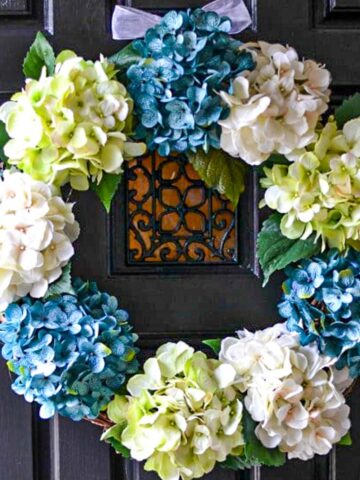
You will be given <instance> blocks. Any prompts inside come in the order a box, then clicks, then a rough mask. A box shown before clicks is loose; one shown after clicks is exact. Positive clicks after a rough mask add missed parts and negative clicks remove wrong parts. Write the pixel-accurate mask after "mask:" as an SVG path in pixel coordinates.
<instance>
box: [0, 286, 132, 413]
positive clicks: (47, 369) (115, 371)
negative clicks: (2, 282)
mask: <svg viewBox="0 0 360 480" xmlns="http://www.w3.org/2000/svg"><path fill="white" fill-rule="evenodd" d="M73 287H74V290H75V292H76V295H68V294H62V295H57V296H54V297H52V298H50V299H49V300H44V301H41V300H33V299H32V298H30V297H25V298H24V299H23V300H22V301H21V302H20V303H18V304H15V303H13V304H11V305H9V307H8V308H7V310H6V311H5V314H4V317H5V322H3V323H2V324H0V341H1V342H2V343H3V347H2V356H3V357H4V358H5V359H6V360H7V361H8V366H9V369H10V370H11V372H13V373H14V374H15V375H16V378H15V380H14V382H13V384H12V389H13V390H14V391H15V392H16V393H17V394H19V395H23V396H24V397H25V399H26V400H27V401H28V402H33V401H35V402H37V403H39V404H40V405H41V408H40V416H41V417H42V418H50V417H52V416H53V415H54V414H55V413H56V412H59V413H60V414H61V415H64V416H67V417H70V418H72V419H73V420H81V419H82V418H83V417H88V418H96V417H97V416H98V415H99V413H100V411H101V410H104V408H105V407H106V405H107V404H108V403H109V401H110V400H111V398H112V397H113V395H114V393H120V392H121V387H122V385H123V384H124V382H125V380H126V376H127V375H131V374H133V373H135V372H136V371H137V369H138V362H137V360H136V353H137V351H138V349H137V348H136V347H135V346H134V342H135V341H136V338H137V337H136V335H134V334H133V333H132V332H131V327H130V325H129V323H128V313H127V312H126V311H125V310H121V309H119V307H118V302H117V300H116V298H115V297H112V296H110V295H109V294H107V293H102V292H100V291H99V290H98V288H97V285H96V283H94V282H83V281H82V280H80V279H76V280H74V282H73Z"/></svg>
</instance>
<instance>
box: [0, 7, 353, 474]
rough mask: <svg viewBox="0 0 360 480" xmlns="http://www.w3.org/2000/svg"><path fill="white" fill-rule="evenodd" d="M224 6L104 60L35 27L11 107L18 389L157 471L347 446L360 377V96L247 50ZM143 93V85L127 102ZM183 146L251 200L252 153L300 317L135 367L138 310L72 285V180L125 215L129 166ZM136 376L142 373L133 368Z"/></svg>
mask: <svg viewBox="0 0 360 480" xmlns="http://www.w3.org/2000/svg"><path fill="white" fill-rule="evenodd" d="M230 27H231V21H230V19H229V18H227V17H221V16H219V15H218V14H216V13H215V12H208V11H207V12H205V11H203V10H200V9H197V10H194V11H190V10H189V11H187V12H180V13H177V12H175V11H172V12H169V13H168V14H167V15H165V16H164V17H163V19H161V20H160V21H159V24H158V25H156V26H155V27H152V28H150V29H149V30H148V31H147V32H146V34H145V37H144V39H142V40H136V41H134V42H132V43H130V44H129V45H128V46H127V47H125V48H124V49H123V50H121V51H120V52H118V53H117V54H115V55H113V56H112V57H110V59H105V58H104V57H102V56H101V57H100V59H99V60H97V61H95V62H93V61H88V60H84V59H83V58H81V57H79V56H77V55H76V54H75V53H73V52H71V51H63V52H61V53H60V54H59V55H58V56H57V57H55V54H54V52H53V49H52V47H51V46H50V45H49V43H48V42H47V40H46V39H45V37H44V36H43V35H42V34H41V33H39V34H38V35H37V37H36V39H35V42H34V43H33V45H32V46H31V48H30V50H29V52H28V54H27V56H26V58H25V62H24V73H25V76H26V78H27V80H26V84H25V87H24V89H23V90H22V91H21V92H19V93H16V94H15V95H13V97H12V99H11V100H10V101H9V102H6V103H5V104H3V105H2V107H1V108H0V158H1V161H2V162H3V164H4V171H3V174H2V178H1V181H0V309H1V312H3V313H2V316H1V324H0V341H1V342H2V344H3V347H2V356H3V357H4V359H5V360H6V361H7V365H8V367H9V370H10V372H11V373H12V376H13V382H12V389H13V390H14V392H16V393H17V394H19V395H23V396H24V397H25V399H26V400H27V401H28V402H33V401H34V402H37V403H38V404H39V405H40V416H41V417H42V418H50V417H51V416H53V415H54V414H55V413H59V414H60V415H64V416H67V417H70V418H71V419H73V420H81V419H88V420H90V421H92V422H93V423H95V424H98V425H101V426H102V427H104V433H103V436H102V439H103V440H105V441H107V442H109V443H110V444H111V445H112V446H113V447H114V449H115V450H116V451H117V452H118V453H120V454H122V455H123V456H124V457H131V458H133V459H135V460H138V461H143V460H145V461H146V463H145V467H144V468H145V469H146V470H149V471H155V472H157V474H158V475H159V476H160V478H161V479H162V480H176V479H179V478H181V479H182V480H191V479H193V478H200V477H201V476H202V475H204V474H206V473H208V472H210V471H211V470H212V469H213V468H214V467H215V465H216V464H220V465H221V466H222V467H224V468H231V469H244V468H248V467H251V466H254V465H267V466H280V465H282V464H283V463H284V462H285V461H286V459H287V458H289V459H291V458H298V459H302V460H307V459H310V458H312V457H313V456H314V455H316V454H319V455H324V454H327V453H328V452H329V451H330V449H331V448H332V446H333V445H335V444H343V445H349V444H351V438H350V434H349V429H350V420H349V407H348V406H347V404H346V398H345V394H346V393H347V392H348V391H349V387H350V385H351V384H352V382H353V381H354V379H355V378H356V377H358V376H359V375H360V360H359V359H360V239H359V236H360V95H359V94H356V95H354V96H353V97H351V98H350V99H348V100H346V101H345V102H344V103H343V104H342V105H341V106H340V107H339V108H338V109H337V110H336V111H335V112H334V114H332V115H330V116H329V115H328V116H327V118H326V119H325V120H323V118H322V115H323V114H324V113H325V112H327V109H328V103H329V100H330V90H329V85H330V73H329V72H328V71H327V70H326V69H325V68H324V66H322V65H319V64H317V63H316V62H315V61H313V60H300V59H299V57H298V54H297V52H296V51H295V50H294V49H293V48H291V47H288V46H283V45H279V44H269V43H266V42H257V43H247V44H242V43H241V42H240V41H238V40H235V39H233V38H232V37H231V36H230V35H229V31H230ZM132 97H133V98H132ZM146 150H149V151H154V150H157V151H158V153H159V154H160V155H168V154H169V153H170V152H172V153H174V152H175V153H178V154H181V155H182V157H181V158H184V161H189V162H191V163H192V165H193V166H194V168H195V170H196V171H197V172H198V173H199V175H200V177H201V178H202V179H203V180H204V181H205V183H206V184H207V185H208V186H209V187H211V188H215V189H217V190H218V191H219V192H220V193H221V194H224V195H225V196H227V197H228V198H229V199H230V200H231V201H232V202H233V204H234V205H235V206H236V204H237V202H238V199H239V195H240V193H241V192H242V191H243V190H244V176H243V173H244V171H245V169H246V168H249V167H246V164H249V165H257V168H258V170H259V172H260V175H261V176H262V178H261V180H260V182H261V185H262V187H264V189H265V193H264V199H263V200H262V202H261V206H267V207H268V208H270V209H272V210H274V211H275V212H274V213H273V214H272V215H271V216H270V217H269V218H268V219H267V220H266V221H265V222H264V224H263V227H262V230H261V232H260V234H259V237H258V245H257V247H258V257H259V260H260V263H261V266H262V269H263V273H264V283H266V282H267V281H268V279H269V277H270V275H271V274H272V273H273V272H275V271H276V270H282V269H284V268H285V274H286V275H287V279H286V280H285V282H284V283H283V292H284V293H283V298H282V301H281V302H280V304H279V313H280V315H281V316H282V317H283V318H284V319H286V322H283V323H278V324H276V325H274V326H272V327H270V328H267V329H265V330H260V331H257V332H254V333H252V332H248V331H246V330H240V331H238V332H237V334H236V336H234V337H228V338H225V339H223V340H219V339H214V340H207V341H204V343H205V344H206V345H207V346H208V347H211V349H212V351H213V353H215V357H216V358H209V357H208V356H207V355H206V354H205V353H203V352H200V351H197V352H195V351H194V349H193V348H192V347H190V346H189V345H187V344H186V343H184V342H182V341H180V342H178V343H167V344H165V345H162V346H160V348H159V349H158V350H157V352H156V355H155V356H154V357H152V358H149V359H148V360H147V361H146V362H145V363H144V365H143V371H142V372H141V373H137V370H138V362H137V360H136V355H137V353H138V349H137V347H136V346H135V342H136V339H137V337H136V335H135V334H133V333H132V329H131V326H130V324H129V322H128V314H127V312H125V311H124V310H122V309H120V308H119V306H118V302H117V300H116V299H115V298H114V297H112V296H111V295H109V294H107V293H103V292H101V291H99V289H98V287H97V285H96V284H95V283H94V282H89V281H82V280H80V279H74V280H72V279H71V272H70V269H71V267H70V263H69V262H70V259H71V257H72V256H73V254H74V247H73V242H74V241H75V240H76V238H77V237H78V235H79V227H78V224H77V222H76V220H75V217H74V214H73V212H72V209H73V204H72V203H70V202H69V201H68V200H63V198H62V196H61V187H63V186H64V185H66V184H70V187H71V188H72V189H75V190H87V189H89V188H90V189H92V190H93V191H94V192H95V193H96V194H97V195H98V197H99V198H100V200H101V201H102V203H103V205H104V206H105V208H106V209H107V211H109V210H110V207H111V201H112V198H113V197H114V195H115V193H116V190H117V188H118V185H119V183H120V181H121V175H122V172H123V169H124V166H125V165H126V163H125V161H126V160H128V159H131V158H133V157H134V156H141V155H143V154H144V153H145V152H146ZM136 373H137V374H136Z"/></svg>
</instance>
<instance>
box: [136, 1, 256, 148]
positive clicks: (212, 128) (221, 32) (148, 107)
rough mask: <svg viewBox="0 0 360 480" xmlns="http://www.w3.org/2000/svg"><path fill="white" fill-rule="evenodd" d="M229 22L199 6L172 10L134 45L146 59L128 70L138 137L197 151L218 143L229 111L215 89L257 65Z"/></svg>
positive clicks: (153, 145)
mask: <svg viewBox="0 0 360 480" xmlns="http://www.w3.org/2000/svg"><path fill="white" fill-rule="evenodd" d="M230 27H231V22H230V19H229V18H227V17H220V16H219V15H218V14H216V13H214V12H205V11H203V10H201V9H197V10H194V11H191V10H188V11H187V12H175V11H171V12H169V13H167V14H166V15H165V16H164V17H163V19H162V20H161V22H160V23H159V24H158V25H156V26H155V27H153V28H150V29H149V30H148V31H147V32H146V35H145V38H144V39H143V40H136V41H135V42H133V46H134V48H135V50H136V51H137V53H138V54H140V55H141V57H142V58H143V60H141V61H140V62H138V63H136V64H133V65H132V66H131V67H130V68H129V69H128V71H127V77H128V80H129V84H128V90H129V92H130V94H131V95H132V97H133V99H134V103H135V112H136V114H137V116H138V120H139V123H138V126H137V128H136V138H137V139H139V140H140V139H141V140H145V141H146V144H147V146H148V148H149V150H151V151H153V150H157V151H158V152H159V154H160V155H163V156H166V155H168V154H169V153H170V152H186V151H188V150H191V151H195V150H196V149H197V148H198V147H199V146H201V147H202V148H203V149H204V150H205V151H207V150H208V149H209V147H213V148H220V142H219V138H220V127H219V125H218V124H217V122H218V120H220V119H222V118H225V117H226V116H227V114H228V110H227V109H226V108H225V106H224V105H223V104H222V102H221V99H220V97H219V96H218V94H217V92H218V91H220V90H222V91H227V92H229V93H232V91H231V80H232V79H233V78H234V77H236V76H237V75H238V74H239V73H240V72H242V71H244V70H252V69H253V68H254V67H255V64H254V61H253V58H252V55H251V53H249V52H245V51H239V46H240V45H241V42H239V41H238V40H235V39H233V38H231V37H230V35H229V34H228V32H229V31H230Z"/></svg>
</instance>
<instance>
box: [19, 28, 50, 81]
mask: <svg viewBox="0 0 360 480" xmlns="http://www.w3.org/2000/svg"><path fill="white" fill-rule="evenodd" d="M44 66H46V70H47V73H48V75H53V73H54V71H55V54H54V50H53V48H52V46H51V45H50V43H49V42H48V41H47V40H46V38H45V36H44V35H43V34H42V33H41V32H38V33H37V35H36V37H35V41H34V43H33V44H32V45H31V47H30V50H29V51H28V53H27V54H26V57H25V60H24V64H23V72H24V75H25V77H26V78H34V79H35V80H37V79H39V78H40V75H41V70H42V68H43V67H44Z"/></svg>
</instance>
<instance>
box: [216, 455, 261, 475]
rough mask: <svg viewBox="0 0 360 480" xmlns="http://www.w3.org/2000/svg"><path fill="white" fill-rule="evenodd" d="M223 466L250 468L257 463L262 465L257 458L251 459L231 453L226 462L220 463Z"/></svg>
mask: <svg viewBox="0 0 360 480" xmlns="http://www.w3.org/2000/svg"><path fill="white" fill-rule="evenodd" d="M219 465H220V467H221V468H227V469H229V470H235V471H236V470H246V469H248V468H252V467H255V466H257V465H260V463H259V462H257V461H256V460H251V459H248V458H247V457H246V456H242V457H234V456H233V455H229V456H228V457H227V458H226V460H225V462H221V463H220V464H219Z"/></svg>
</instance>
